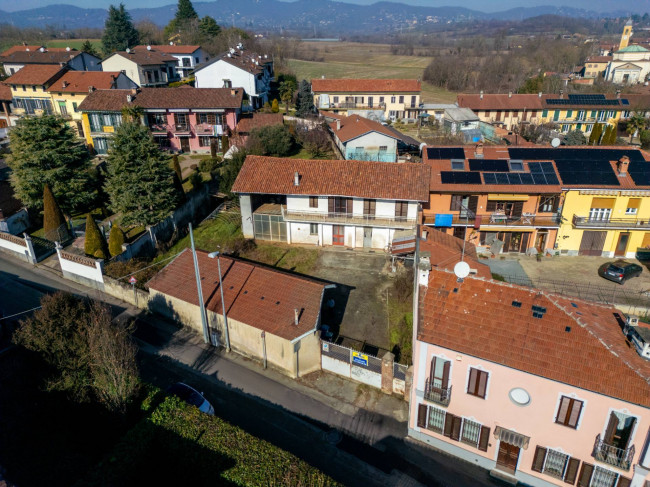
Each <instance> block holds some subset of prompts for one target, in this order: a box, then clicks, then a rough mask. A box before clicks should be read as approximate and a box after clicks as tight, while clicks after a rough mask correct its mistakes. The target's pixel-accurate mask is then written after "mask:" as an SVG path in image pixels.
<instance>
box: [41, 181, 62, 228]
mask: <svg viewBox="0 0 650 487" xmlns="http://www.w3.org/2000/svg"><path fill="white" fill-rule="evenodd" d="M61 227H63V228H61ZM43 231H44V233H45V238H50V237H51V238H53V239H57V240H58V239H60V237H59V235H61V233H60V232H61V231H63V232H64V234H65V235H66V236H67V233H68V228H67V225H66V221H65V217H64V216H63V212H62V211H61V208H59V205H58V203H57V202H56V199H55V198H54V195H53V194H52V190H51V189H50V187H49V186H48V185H47V184H46V185H45V186H44V187H43ZM51 238H50V239H51Z"/></svg>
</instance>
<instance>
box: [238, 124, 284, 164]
mask: <svg viewBox="0 0 650 487" xmlns="http://www.w3.org/2000/svg"><path fill="white" fill-rule="evenodd" d="M246 149H247V151H248V152H249V153H250V154H256V155H260V156H273V157H285V156H288V155H289V154H291V152H293V149H294V139H293V136H292V135H291V132H290V130H289V128H287V127H286V126H284V125H272V126H267V127H261V128H259V129H254V130H252V131H251V133H250V136H249V137H248V141H247V142H246Z"/></svg>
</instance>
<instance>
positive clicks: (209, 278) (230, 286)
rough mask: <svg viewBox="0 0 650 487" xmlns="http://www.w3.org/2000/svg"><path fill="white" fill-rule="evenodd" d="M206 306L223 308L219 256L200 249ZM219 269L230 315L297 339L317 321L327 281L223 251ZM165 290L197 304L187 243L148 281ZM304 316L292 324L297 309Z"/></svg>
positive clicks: (280, 334)
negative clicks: (284, 270)
mask: <svg viewBox="0 0 650 487" xmlns="http://www.w3.org/2000/svg"><path fill="white" fill-rule="evenodd" d="M197 258H198V263H199V270H200V273H201V281H202V282H201V288H202V291H203V299H204V302H205V303H206V309H208V310H210V311H213V312H215V313H219V314H221V290H220V289H219V277H218V276H219V274H218V268H217V259H210V258H209V257H208V253H207V252H204V251H201V250H199V251H197ZM220 260H221V275H222V281H223V292H224V299H225V304H226V315H227V317H228V318H231V319H233V320H237V321H239V322H241V323H245V324H247V325H250V326H252V327H255V328H258V329H260V330H264V331H266V332H267V333H271V334H273V335H276V336H279V337H281V338H284V339H287V340H294V339H296V338H298V337H300V336H302V335H304V334H305V333H308V332H309V331H311V330H314V329H315V328H316V326H317V325H318V321H319V316H320V310H321V304H322V303H321V302H322V297H323V292H324V290H325V284H323V283H321V282H318V281H315V280H312V279H308V278H305V277H299V276H295V275H292V274H289V273H287V272H282V271H278V270H275V269H271V268H268V267H264V266H262V265H259V264H255V263H252V262H245V261H242V260H239V259H235V258H233V257H221V258H220ZM148 285H149V288H150V289H154V290H156V291H158V292H160V293H163V294H165V295H167V296H173V297H175V298H177V299H180V300H182V301H185V302H188V303H191V304H193V305H195V306H198V304H199V303H198V296H197V291H196V279H195V276H194V264H193V259H192V252H191V250H190V249H185V250H184V251H183V253H181V255H179V256H178V257H177V258H176V259H174V260H173V261H172V262H171V263H170V264H169V265H167V266H166V267H165V268H164V269H163V270H162V271H160V272H159V273H158V274H157V275H156V276H155V277H154V278H153V279H151V280H150V281H149V283H148ZM295 309H298V310H299V313H300V318H299V322H298V325H297V326H296V325H295V324H294V318H295V314H294V313H295V312H294V310H295Z"/></svg>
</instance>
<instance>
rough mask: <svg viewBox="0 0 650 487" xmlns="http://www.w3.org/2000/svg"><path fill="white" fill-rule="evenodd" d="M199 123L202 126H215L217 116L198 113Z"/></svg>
mask: <svg viewBox="0 0 650 487" xmlns="http://www.w3.org/2000/svg"><path fill="white" fill-rule="evenodd" d="M199 123H200V124H204V125H217V115H216V114H214V113H199Z"/></svg>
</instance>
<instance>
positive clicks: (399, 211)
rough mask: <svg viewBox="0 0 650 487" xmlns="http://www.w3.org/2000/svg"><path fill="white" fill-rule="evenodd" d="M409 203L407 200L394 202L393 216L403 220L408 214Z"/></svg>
mask: <svg viewBox="0 0 650 487" xmlns="http://www.w3.org/2000/svg"><path fill="white" fill-rule="evenodd" d="M408 207H409V204H408V202H407V201H396V202H395V218H396V219H398V220H405V219H406V217H407V216H408Z"/></svg>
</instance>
